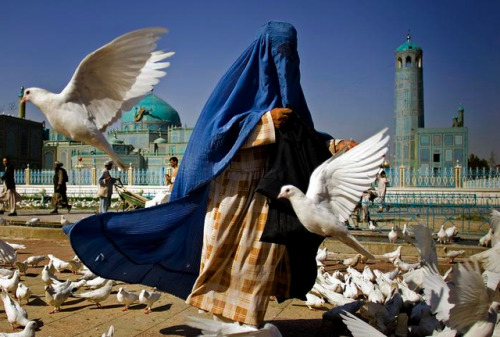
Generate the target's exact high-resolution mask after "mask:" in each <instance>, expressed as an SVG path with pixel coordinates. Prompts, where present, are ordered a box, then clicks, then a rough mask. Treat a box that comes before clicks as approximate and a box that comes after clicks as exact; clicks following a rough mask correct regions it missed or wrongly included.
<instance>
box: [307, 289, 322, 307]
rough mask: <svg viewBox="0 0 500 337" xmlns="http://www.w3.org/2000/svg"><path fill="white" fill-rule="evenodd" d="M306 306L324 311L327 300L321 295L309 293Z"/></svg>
mask: <svg viewBox="0 0 500 337" xmlns="http://www.w3.org/2000/svg"><path fill="white" fill-rule="evenodd" d="M305 305H306V306H307V307H308V308H309V309H311V310H316V309H322V308H324V307H325V300H324V299H323V297H321V296H319V295H315V294H313V293H311V292H308V293H307V294H306V301H305Z"/></svg>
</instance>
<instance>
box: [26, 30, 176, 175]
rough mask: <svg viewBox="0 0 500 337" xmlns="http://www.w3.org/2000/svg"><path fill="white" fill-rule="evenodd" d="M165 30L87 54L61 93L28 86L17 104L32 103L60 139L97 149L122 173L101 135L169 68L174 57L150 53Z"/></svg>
mask: <svg viewBox="0 0 500 337" xmlns="http://www.w3.org/2000/svg"><path fill="white" fill-rule="evenodd" d="M166 31H167V30H166V29H164V28H145V29H140V30H136V31H133V32H130V33H127V34H125V35H122V36H120V37H118V38H116V39H114V40H113V41H111V42H110V43H108V44H106V45H104V46H103V47H101V48H99V49H97V50H96V51H94V52H92V53H90V54H88V55H87V56H86V57H85V58H84V59H83V60H82V61H81V62H80V64H79V66H78V68H77V69H76V71H75V73H74V74H73V77H72V78H71V80H70V82H69V83H68V84H67V85H66V87H65V88H64V90H63V91H62V92H61V93H59V94H55V93H52V92H49V91H47V90H44V89H40V88H27V89H26V90H25V91H24V96H23V98H22V100H21V101H22V102H25V101H30V102H31V103H33V104H34V105H36V106H37V107H38V108H39V109H40V110H41V111H42V112H43V114H44V115H45V116H46V117H47V120H48V121H49V123H50V124H51V125H52V126H53V128H54V129H55V130H57V131H58V132H60V133H61V134H63V135H64V136H66V137H68V138H70V139H73V140H75V141H82V142H84V143H86V144H87V145H91V146H95V147H97V148H98V149H101V150H102V151H104V152H106V153H107V154H108V155H109V156H110V157H111V158H112V159H113V160H114V161H115V162H116V164H117V165H118V166H119V167H121V168H122V169H125V165H124V164H123V163H122V162H121V161H120V159H119V158H118V156H117V155H116V154H115V152H114V151H113V149H112V147H111V145H110V144H109V143H108V141H107V140H106V138H105V137H104V135H103V132H104V131H105V130H106V128H107V127H108V126H109V125H111V124H112V123H114V122H115V121H116V120H118V119H119V118H120V115H121V111H122V110H125V111H126V110H129V109H131V108H132V107H133V106H134V105H135V104H136V103H137V102H138V101H139V100H140V99H141V98H142V97H143V96H144V95H145V94H147V93H148V92H149V91H151V90H152V88H153V85H155V84H156V83H158V81H159V78H160V77H163V76H164V75H165V72H164V71H162V69H164V68H167V67H168V66H169V65H170V64H169V63H168V62H161V61H163V60H164V59H166V58H168V57H170V56H172V55H173V53H164V52H161V51H154V50H155V48H156V41H158V40H159V39H160V37H161V36H162V35H163V34H164V33H165V32H166Z"/></svg>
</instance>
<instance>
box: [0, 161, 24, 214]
mask: <svg viewBox="0 0 500 337" xmlns="http://www.w3.org/2000/svg"><path fill="white" fill-rule="evenodd" d="M2 163H3V166H4V167H5V170H4V173H3V175H2V176H1V177H0V179H2V181H3V182H4V184H5V188H4V191H3V192H2V193H0V203H1V206H2V208H0V214H3V213H4V208H3V207H4V205H3V204H4V203H6V204H7V211H8V212H9V214H7V215H8V216H16V215H17V212H16V202H18V201H21V196H20V195H19V194H18V193H17V192H16V182H15V179H14V167H13V166H12V164H11V163H10V162H9V158H8V157H3V159H2Z"/></svg>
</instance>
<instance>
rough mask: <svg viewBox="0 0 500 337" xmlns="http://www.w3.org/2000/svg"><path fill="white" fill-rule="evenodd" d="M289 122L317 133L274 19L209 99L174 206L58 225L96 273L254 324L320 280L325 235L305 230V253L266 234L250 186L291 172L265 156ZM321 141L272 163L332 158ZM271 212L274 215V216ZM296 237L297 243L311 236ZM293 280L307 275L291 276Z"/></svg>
mask: <svg viewBox="0 0 500 337" xmlns="http://www.w3.org/2000/svg"><path fill="white" fill-rule="evenodd" d="M296 123H297V124H301V125H303V129H304V130H305V131H304V132H303V131H301V130H298V131H297V133H298V134H301V135H302V134H305V136H303V137H305V138H315V137H316V136H315V132H314V129H313V122H312V118H311V115H310V113H309V109H308V107H307V104H306V101H305V98H304V95H303V92H302V88H301V86H300V72H299V57H298V53H297V36H296V30H295V28H294V27H293V26H292V25H291V24H288V23H284V22H269V23H267V24H266V25H264V26H262V27H261V28H260V29H259V31H258V33H257V36H256V38H255V40H254V41H253V42H252V43H251V44H250V46H249V47H248V48H247V49H246V50H245V51H244V52H243V54H242V55H241V56H240V57H239V58H238V59H237V60H236V62H235V63H234V64H233V65H232V66H231V68H230V69H229V70H228V71H227V73H226V74H225V75H224V76H223V77H222V79H221V80H220V82H219V83H218V85H217V86H216V88H215V89H214V92H213V93H212V95H211V96H210V98H209V99H208V101H207V103H206V105H205V107H204V109H203V111H202V112H201V115H200V117H199V119H198V122H197V123H196V126H195V128H194V130H193V134H192V136H191V138H190V141H189V144H188V146H187V149H186V152H185V154H184V157H183V161H182V162H181V165H180V167H179V171H178V174H177V177H176V182H175V184H174V189H173V191H172V195H171V199H170V202H169V203H168V204H164V205H160V206H158V207H154V208H149V209H147V210H139V211H134V212H127V213H121V214H109V213H108V214H104V215H102V216H101V215H99V216H94V217H91V218H87V219H84V220H81V221H80V222H78V223H76V224H75V225H74V226H72V227H68V228H66V229H65V231H66V232H67V233H69V236H70V239H71V243H72V246H73V249H74V250H75V252H76V253H77V255H78V256H79V257H80V258H81V259H82V261H83V262H84V263H85V264H86V265H87V266H88V267H89V268H90V269H91V270H92V271H94V272H95V273H96V274H98V275H101V276H103V277H106V278H112V279H118V280H122V281H125V282H129V283H142V284H147V285H151V286H156V287H157V288H159V289H162V290H164V291H166V292H169V293H172V294H174V295H176V296H179V297H182V298H187V302H188V303H190V304H192V305H194V306H196V307H198V308H200V309H203V310H205V311H209V312H212V313H213V314H214V315H216V316H218V317H224V318H226V319H230V320H233V321H238V322H242V323H245V324H251V325H259V324H260V323H261V322H262V320H263V318H264V314H265V312H266V309H267V305H268V301H269V296H271V295H278V296H280V298H286V297H288V296H296V297H297V296H298V297H304V296H305V293H306V292H307V291H308V290H309V289H310V288H311V287H312V285H313V284H314V280H315V277H316V263H315V260H314V257H315V254H316V251H317V248H318V246H319V244H320V243H321V240H322V238H318V237H312V238H310V240H309V241H310V242H311V244H310V245H309V249H307V251H308V253H307V254H306V253H303V254H297V253H296V250H294V249H289V247H288V246H287V248H285V245H279V244H276V243H270V242H263V240H261V235H262V234H263V231H264V227H265V226H267V224H266V221H267V219H268V210H269V204H268V202H267V200H266V197H264V195H263V194H260V193H257V192H256V191H257V188H258V186H259V184H261V182H262V180H263V178H264V176H265V175H266V174H267V173H268V172H270V171H273V165H274V166H276V167H277V168H276V167H275V168H274V171H277V172H278V175H279V176H281V174H280V173H279V172H280V171H293V170H291V167H286V168H284V169H283V170H280V169H279V165H278V166H277V164H276V161H275V163H274V164H272V163H269V159H271V158H270V157H274V154H275V152H273V151H276V148H279V146H280V144H283V143H285V142H282V141H279V142H277V137H280V136H279V134H280V132H281V131H280V132H277V130H281V129H283V128H285V127H287V128H288V127H290V126H287V125H290V124H292V125H293V124H296ZM308 135H312V136H311V137H309V136H308ZM284 138H286V137H284ZM277 143H279V144H277ZM292 143H293V142H292ZM298 143H302V140H301V141H298V142H295V143H294V144H298ZM273 144H274V145H273ZM321 144H322V145H320V146H319V147H321V148H322V149H321V151H322V153H321V155H318V156H317V158H314V160H309V158H299V159H295V158H293V160H297V162H292V160H291V159H290V158H285V159H283V160H282V161H278V162H277V163H278V164H279V163H281V162H286V161H287V160H289V161H290V162H291V166H294V165H295V164H297V163H299V164H300V163H301V162H306V164H309V162H315V163H314V165H317V164H319V163H320V162H321V161H322V160H324V159H325V156H326V155H328V149H327V146H326V142H323V141H321ZM276 145H278V147H276ZM292 145H293V144H292ZM339 145H340V144H339ZM292 147H293V146H292ZM312 147H313V148H314V147H316V146H312ZM285 150H286V151H288V149H285ZM286 151H285V152H286ZM305 152H308V151H305ZM278 153H279V151H278ZM277 157H280V156H279V155H278V156H277ZM272 159H274V158H272ZM313 168H314V167H312V168H307V170H306V171H308V173H307V174H310V172H311V169H313ZM307 178H308V175H307ZM307 178H306V179H299V180H305V183H303V184H302V186H303V188H304V186H305V188H307ZM270 180H274V179H273V178H271V179H270ZM263 190H269V188H268V187H264V188H263ZM270 190H273V188H270ZM264 194H265V193H264ZM277 194H278V193H276V195H275V196H277ZM270 195H271V196H272V195H273V192H271V193H270ZM143 212H147V215H145V214H144V213H143ZM277 214H278V215H277V216H273V219H275V220H276V219H278V220H276V221H277V222H280V221H279V219H281V216H280V215H279V214H280V213H279V211H278V213H277ZM287 219H288V218H287ZM300 227H301V228H302V230H303V226H300ZM300 233H301V234H300V235H299V237H300V239H301V242H300V244H301V245H302V246H301V248H303V247H304V246H307V241H308V237H307V235H306V236H304V235H302V232H300ZM309 234H310V233H309ZM296 238H297V236H296ZM273 240H274V239H273V238H271V239H269V240H266V241H271V242H275V241H273ZM278 241H279V240H278ZM285 241H286V240H285ZM292 241H294V240H293V239H292ZM295 243H297V240H295ZM292 246H293V242H292ZM286 250H287V251H286ZM301 253H302V252H301ZM289 257H290V260H295V261H299V262H300V263H302V262H303V263H302V264H300V263H299V264H300V265H301V266H305V268H306V270H304V269H302V267H296V268H294V267H293V264H294V263H293V261H292V262H291V263H289V262H288V258H289ZM300 278H304V279H305V278H307V279H306V281H305V282H300V281H299V282H295V281H294V279H300ZM294 285H295V288H297V289H298V290H295V291H294V290H293V288H294ZM297 285H299V286H298V287H297ZM278 290H279V292H278Z"/></svg>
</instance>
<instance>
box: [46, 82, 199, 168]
mask: <svg viewBox="0 0 500 337" xmlns="http://www.w3.org/2000/svg"><path fill="white" fill-rule="evenodd" d="M44 131H45V134H44V139H45V140H44V146H43V150H42V162H43V168H47V169H48V168H52V164H53V162H54V161H55V160H56V159H57V160H59V161H61V162H62V163H63V164H64V165H65V166H66V167H68V168H69V167H75V165H81V166H82V167H92V166H94V165H95V166H96V167H102V166H103V164H104V162H105V161H107V160H109V157H108V155H107V154H106V153H104V152H102V151H101V150H99V149H97V148H95V147H93V146H90V145H86V144H83V143H81V142H75V141H73V140H71V139H67V138H66V137H64V136H63V135H61V134H59V133H58V132H57V131H55V130H53V129H47V128H46V129H44ZM192 131H193V129H192V128H187V127H183V126H182V124H181V119H180V116H179V114H178V113H177V111H176V110H175V109H174V108H173V107H172V106H171V105H170V104H168V103H167V102H165V101H164V100H163V99H161V98H160V97H158V96H157V95H156V94H155V93H154V92H153V91H151V92H150V93H148V94H147V95H146V96H144V98H143V99H142V100H141V101H140V102H139V103H138V104H137V105H135V106H134V107H133V108H132V109H131V110H129V111H122V117H121V120H120V126H119V128H118V129H114V130H110V131H108V132H107V139H108V141H109V143H110V144H111V146H112V147H113V150H114V151H115V152H116V153H117V154H118V155H119V156H120V158H121V159H122V161H123V162H124V163H125V164H126V165H131V166H132V167H133V168H134V169H152V168H162V167H169V159H170V157H172V156H176V157H177V158H179V160H181V159H182V156H183V154H184V152H185V150H186V145H187V142H188V140H189V137H190V136H191V133H192Z"/></svg>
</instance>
